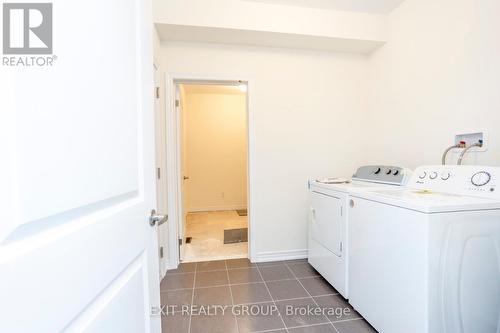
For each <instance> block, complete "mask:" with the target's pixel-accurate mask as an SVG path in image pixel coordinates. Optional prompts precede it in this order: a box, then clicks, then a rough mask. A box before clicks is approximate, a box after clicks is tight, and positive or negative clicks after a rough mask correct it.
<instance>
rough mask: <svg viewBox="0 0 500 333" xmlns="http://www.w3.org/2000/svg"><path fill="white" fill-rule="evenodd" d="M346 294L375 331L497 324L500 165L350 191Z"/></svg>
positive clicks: (421, 174)
mask: <svg viewBox="0 0 500 333" xmlns="http://www.w3.org/2000/svg"><path fill="white" fill-rule="evenodd" d="M349 200H350V209H349V214H350V217H349V219H350V220H349V222H350V232H349V247H350V252H349V269H350V273H349V302H350V303H351V305H352V306H353V307H354V308H355V309H356V310H357V311H358V312H359V313H360V314H361V315H362V316H363V317H364V318H365V319H366V320H367V321H368V322H369V323H370V324H371V325H372V326H373V327H375V329H377V330H378V331H379V332H380V333H401V332H418V333H478V332H481V333H498V332H500V168H494V167H478V166H427V167H420V168H418V169H417V170H415V173H414V174H413V176H412V178H411V180H410V182H409V183H408V185H407V187H406V188H403V189H396V190H394V189H393V190H390V189H375V190H372V191H363V192H358V193H351V194H350V197H349Z"/></svg>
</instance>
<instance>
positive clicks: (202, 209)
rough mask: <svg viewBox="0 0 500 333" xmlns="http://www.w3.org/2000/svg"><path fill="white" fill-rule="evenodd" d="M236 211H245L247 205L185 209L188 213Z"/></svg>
mask: <svg viewBox="0 0 500 333" xmlns="http://www.w3.org/2000/svg"><path fill="white" fill-rule="evenodd" d="M238 209H247V205H246V204H243V205H227V206H205V207H189V208H187V209H186V210H187V212H188V213H196V212H215V211H221V210H238Z"/></svg>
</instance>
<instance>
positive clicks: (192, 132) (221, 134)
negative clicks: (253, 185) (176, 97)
mask: <svg viewBox="0 0 500 333" xmlns="http://www.w3.org/2000/svg"><path fill="white" fill-rule="evenodd" d="M186 90H187V91H188V93H186V94H185V97H184V99H183V101H182V102H183V107H182V112H183V118H184V123H183V132H184V133H183V138H184V142H183V150H184V163H185V165H184V166H183V169H184V173H185V175H186V176H189V179H188V180H186V181H185V182H184V188H185V191H184V194H185V196H184V204H185V210H186V211H188V212H197V211H215V210H234V209H244V208H247V126H246V123H247V119H246V118H247V102H246V94H245V93H241V92H239V91H238V87H234V88H232V90H236V92H234V93H225V92H224V87H216V86H215V87H210V88H209V90H210V92H194V93H191V92H189V89H186Z"/></svg>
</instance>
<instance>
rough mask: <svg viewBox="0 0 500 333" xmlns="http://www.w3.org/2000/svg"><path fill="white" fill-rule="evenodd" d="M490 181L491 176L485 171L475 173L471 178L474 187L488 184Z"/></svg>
mask: <svg viewBox="0 0 500 333" xmlns="http://www.w3.org/2000/svg"><path fill="white" fill-rule="evenodd" d="M490 180H491V174H490V173H488V172H486V171H480V172H477V173H475V174H474V175H473V176H472V178H471V182H472V184H473V185H475V186H484V185H486V184H488V183H489V182H490Z"/></svg>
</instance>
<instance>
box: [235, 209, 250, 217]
mask: <svg viewBox="0 0 500 333" xmlns="http://www.w3.org/2000/svg"><path fill="white" fill-rule="evenodd" d="M236 213H238V215H239V216H247V215H248V210H246V209H237V210H236Z"/></svg>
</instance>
